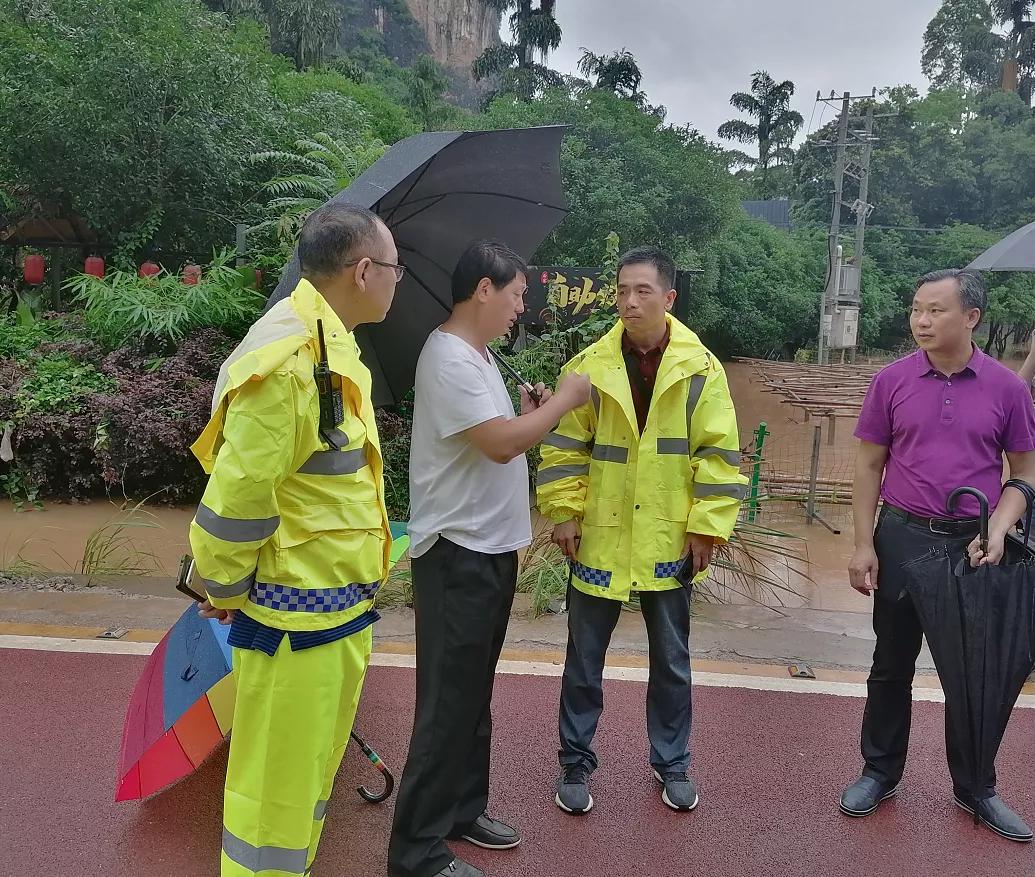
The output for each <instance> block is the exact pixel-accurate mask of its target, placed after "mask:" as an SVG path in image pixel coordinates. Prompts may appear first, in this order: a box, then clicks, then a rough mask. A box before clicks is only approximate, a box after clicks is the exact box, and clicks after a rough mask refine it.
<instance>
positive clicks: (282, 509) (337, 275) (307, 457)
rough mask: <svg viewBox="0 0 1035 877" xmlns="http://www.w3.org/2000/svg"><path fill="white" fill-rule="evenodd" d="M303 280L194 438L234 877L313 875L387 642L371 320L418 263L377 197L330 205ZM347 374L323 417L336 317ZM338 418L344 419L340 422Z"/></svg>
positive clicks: (268, 317) (247, 342)
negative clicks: (202, 474) (323, 358)
mask: <svg viewBox="0 0 1035 877" xmlns="http://www.w3.org/2000/svg"><path fill="white" fill-rule="evenodd" d="M298 257H299V262H300V264H301V271H302V279H301V281H300V282H299V284H298V286H297V287H296V288H295V290H294V292H293V293H292V294H291V296H290V297H289V298H286V299H284V300H282V301H280V302H278V303H277V304H276V305H275V306H274V307H272V308H271V309H270V310H269V311H268V312H267V313H266V314H264V315H263V316H262V317H261V318H260V319H259V320H258V321H257V322H256V323H255V325H254V326H252V328H251V331H249V333H248V335H247V336H246V337H245V339H244V340H243V341H242V342H241V344H240V345H239V346H238V347H237V349H236V350H234V352H233V353H232V354H231V355H230V357H229V358H228V359H227V361H226V362H225V363H224V364H223V367H222V368H221V370H220V373H219V378H218V380H217V384H216V392H215V396H214V398H213V405H212V411H213V414H212V419H211V420H210V421H209V424H208V426H207V427H206V428H205V431H204V432H203V433H202V435H201V437H200V438H199V439H198V441H197V442H196V443H195V444H194V446H193V448H192V450H193V451H194V453H195V454H196V455H197V457H198V459H199V460H200V461H201V464H202V466H204V468H205V471H206V472H208V473H210V476H211V477H210V478H209V481H208V485H207V487H206V488H205V494H204V497H203V498H202V500H201V504H200V506H199V507H198V512H197V515H196V517H195V518H194V521H193V522H192V524H191V528H190V542H191V548H192V550H193V552H194V558H195V562H196V566H197V570H198V572H199V574H200V575H201V576H202V578H203V580H204V586H205V589H206V592H207V595H208V600H207V601H206V602H204V603H202V604H201V613H202V614H203V615H205V616H206V617H218V618H220V619H221V620H222V621H224V622H225V623H229V624H231V629H230V644H231V645H232V646H234V650H233V665H234V675H235V679H236V683H237V701H236V705H235V708H234V727H233V735H232V738H231V742H230V761H229V764H228V765H227V777H226V792H225V797H224V805H223V848H222V857H221V874H222V877H244V875H254V874H260V873H261V874H262V875H263V877H281V875H301V874H308V873H309V869H310V868H311V867H312V863H313V858H314V856H315V855H316V849H317V845H318V844H319V841H320V834H321V832H322V830H323V825H324V816H325V813H326V809H327V801H328V799H329V797H330V793H331V787H332V785H333V781H334V775H335V773H336V772H337V770H338V765H339V764H340V762H341V758H342V755H343V753H344V751H345V746H346V744H347V742H348V739H349V732H350V731H351V729H352V722H353V719H354V717H355V713H356V707H357V705H358V703H359V695H360V690H361V688H362V684H363V677H364V675H365V673H366V668H367V662H368V660H369V657H370V647H371V633H372V631H371V627H370V625H371V624H373V622H374V621H375V620H377V615H376V613H375V612H374V610H373V600H374V595H375V594H376V592H377V589H378V587H379V585H380V583H381V582H382V581H383V580H384V579H385V577H386V576H387V573H388V567H389V563H388V556H389V549H390V547H391V536H390V531H389V528H388V515H387V513H386V511H385V504H384V482H383V476H382V471H383V462H382V457H381V450H380V445H379V443H378V437H377V427H376V424H375V422H374V409H373V406H372V404H371V399H370V383H371V378H370V372H369V371H368V370H367V368H366V367H365V366H364V365H363V364H362V362H360V358H359V348H358V346H357V344H356V340H355V336H354V335H353V330H354V329H355V328H356V326H358V325H359V324H361V323H376V322H380V321H381V320H383V319H384V317H385V314H386V313H387V312H388V308H389V307H390V305H391V303H392V299H393V296H394V295H395V286H396V284H397V283H398V281H399V279H400V278H401V277H402V274H403V268H402V266H400V265H397V264H396V262H397V261H398V251H397V249H396V246H395V242H394V240H393V239H392V235H391V232H390V231H389V230H388V228H387V227H386V226H385V224H384V223H383V222H381V220H380V219H378V218H377V217H376V216H375V215H374V214H373V213H371V212H370V211H368V210H364V209H362V208H358V207H353V206H350V205H338V204H328V205H325V206H324V207H322V208H320V209H319V210H316V211H314V212H313V213H312V214H311V215H310V216H309V218H308V219H307V220H306V223H305V225H304V226H303V228H302V233H301V236H300V238H299V242H298ZM320 328H322V331H323V336H324V340H325V343H326V352H327V364H328V366H329V371H330V373H331V378H330V380H331V387H332V391H333V392H332V397H333V396H334V395H336V394H340V400H341V404H340V405H338V406H337V410H336V411H335V410H334V408H335V406H334V405H333V404H332V405H331V406H330V408H329V409H328V410H329V412H333V413H331V416H330V417H329V418H328V417H327V415H325V416H324V418H323V422H321V415H320V401H319V398H318V391H317V383H316V381H315V379H314V369H315V368H316V367H317V366H318V364H319V363H320V347H319V341H318V334H319V332H318V329H320ZM330 421H333V423H332V422H330Z"/></svg>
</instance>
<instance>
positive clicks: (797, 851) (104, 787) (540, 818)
mask: <svg viewBox="0 0 1035 877" xmlns="http://www.w3.org/2000/svg"><path fill="white" fill-rule="evenodd" d="M143 662H144V658H142V657H136V656H116V655H112V656H109V655H93V654H68V653H57V652H40V651H21V650H3V651H0V667H2V668H3V672H2V674H0V710H2V712H0V716H2V722H0V874H3V875H33V877H59V875H61V877H64V875H75V877H77V875H105V877H131V875H132V877H136V875H147V877H174V875H175V877H180V875H191V877H193V875H214V874H216V873H217V872H218V867H217V861H218V850H219V843H220V833H221V824H220V809H221V793H222V788H221V787H222V778H223V771H224V768H225V759H226V750H225V747H224V748H223V749H222V750H220V752H219V753H218V754H217V755H215V756H213V758H211V759H210V760H209V761H208V762H207V763H206V764H205V765H204V767H203V768H202V769H201V771H199V772H198V773H197V774H195V775H194V776H192V777H190V778H188V779H187V780H185V781H184V782H182V783H180V784H179V785H178V786H176V787H174V788H172V789H170V790H168V791H166V792H165V793H163V794H161V795H158V796H156V797H155V798H152V799H151V800H149V801H145V802H143V803H140V802H135V803H126V804H115V803H113V801H112V797H113V783H114V771H115V759H116V756H117V753H118V744H119V735H120V731H121V727H122V719H123V714H124V709H125V704H126V702H127V698H128V697H129V693H130V691H131V689H132V686H133V684H134V682H135V680H136V677H137V674H138V673H139V671H140V669H141V667H142V666H143ZM558 686H559V680H558V679H556V678H546V677H533V676H500V677H498V680H497V687H496V698H495V710H494V715H495V727H496V732H495V746H494V752H493V770H494V775H493V788H492V799H491V806H492V811H493V813H494V815H498V816H502V817H504V818H507V819H510V820H513V821H514V822H515V824H517V825H518V827H519V828H520V829H521V831H522V833H523V841H522V843H521V846H520V847H518V848H517V849H516V850H513V851H509V852H500V853H491V852H487V851H484V850H480V849H475V848H474V847H471V846H469V845H467V844H463V843H458V844H457V845H456V847H455V850H456V851H457V852H458V853H460V854H462V855H463V856H465V857H466V858H468V859H469V860H470V861H471V862H472V863H473V864H475V865H477V866H478V867H480V868H482V869H483V870H484V871H485V872H486V874H487V875H489V877H518V875H521V877H526V875H528V877H581V875H593V877H626V875H665V877H668V875H672V877H689V875H707V877H744V875H747V877H754V875H840V874H849V875H852V877H869V875H875V877H876V875H881V877H885V875H895V877H898V875H932V877H933V875H937V877H953V875H977V877H983V875H988V877H992V875H994V877H1012V875H1018V877H1020V875H1026V877H1030V875H1035V847H1033V846H1031V845H1028V846H1023V845H1018V844H1013V843H1010V842H1009V841H1006V840H1002V839H1000V838H998V837H997V836H994V835H992V834H991V833H990V832H989V831H987V830H985V829H981V828H976V827H975V826H974V825H973V823H972V822H971V821H970V820H969V819H968V818H967V817H966V816H965V814H963V813H962V811H959V810H958V809H957V808H956V807H954V806H953V805H952V803H951V797H950V790H951V786H950V783H949V780H948V776H947V773H946V770H945V767H944V757H945V756H944V744H943V743H942V728H941V721H942V709H941V706H940V705H938V704H929V703H919V704H914V724H913V744H912V753H911V756H910V764H909V767H908V769H907V774H906V778H905V781H904V783H903V789H902V791H901V793H900V794H899V795H898V796H897V797H896V798H894V799H892V800H891V801H890V802H888V803H887V804H885V805H884V806H883V807H882V808H881V809H880V811H878V813H877V814H875V815H874V816H871V817H869V818H868V819H864V820H849V819H847V818H845V817H843V816H841V815H840V814H839V813H838V811H837V807H836V802H837V796H838V794H839V792H840V789H841V787H842V786H843V785H844V783H845V782H846V781H848V780H850V779H852V778H853V777H854V776H855V774H856V772H857V770H858V768H859V763H858V758H857V755H856V741H857V737H858V724H859V719H860V716H861V713H862V701H861V700H859V699H855V698H845V697H834V696H827V695H805V694H789V693H773V692H763V691H750V690H744V689H719V688H705V687H698V688H697V689H695V717H694V733H693V744H694V752H695V755H694V763H693V775H694V776H695V778H696V779H697V781H698V784H699V786H700V790H701V805H700V807H699V808H698V810H697V811H696V812H694V813H692V814H676V813H673V812H671V811H670V810H668V809H667V808H666V807H665V806H664V805H663V804H662V803H661V801H660V799H659V798H658V792H657V788H656V785H655V783H654V781H653V780H652V779H651V777H650V774H649V770H648V768H647V763H646V759H647V747H646V739H645V730H644V691H645V689H644V686H643V685H642V684H640V683H634V682H608V683H607V690H606V700H607V705H606V708H605V714H604V718H603V720H602V722H601V728H600V732H599V735H598V743H599V753H600V759H601V768H600V769H599V770H598V771H597V772H596V774H594V776H593V780H592V789H593V794H594V798H595V799H596V802H597V806H596V807H595V809H594V810H593V812H592V813H590V814H588V815H587V816H584V817H571V816H568V815H565V814H563V813H561V812H560V811H559V810H558V809H557V808H556V807H555V806H554V805H553V788H552V787H553V781H554V777H555V772H556V761H555V749H556V702H557V694H558ZM412 709H413V671H412V670H406V669H394V668H392V669H388V668H379V667H375V668H372V669H371V671H370V675H369V676H368V681H367V686H366V690H365V692H364V695H363V701H362V704H361V706H360V715H359V720H358V722H357V730H358V731H359V733H360V734H362V735H363V736H364V737H365V738H366V739H367V741H368V742H369V743H370V744H371V745H372V746H374V748H375V749H376V750H377V751H378V752H379V753H380V754H381V756H382V758H383V759H384V760H385V761H386V763H387V764H388V765H389V767H390V768H391V769H392V770H393V771H394V772H395V773H396V776H397V777H398V776H400V775H401V773H402V766H403V761H404V755H405V748H406V743H407V741H408V737H409V730H410V723H411V721H412ZM1033 736H1035V711H1033V710H1018V711H1016V712H1015V714H1014V718H1013V720H1012V722H1011V725H1010V728H1009V730H1008V731H1007V737H1006V740H1005V741H1004V744H1003V749H1002V751H1001V753H1000V756H999V762H998V767H999V774H1000V778H1001V779H1000V791H1001V792H1002V794H1003V795H1004V797H1006V798H1007V800H1009V801H1010V802H1011V803H1012V804H1013V805H1014V806H1015V807H1016V808H1017V809H1018V810H1019V811H1020V812H1021V813H1022V814H1025V815H1026V816H1028V817H1029V821H1031V819H1035V768H1033V767H1032V755H1033V750H1035V746H1033V745H1032V739H1033ZM378 780H379V776H378V775H377V774H376V772H375V771H374V770H373V769H372V768H371V767H370V765H369V764H368V763H367V761H366V760H365V759H364V758H363V756H362V754H361V753H360V752H359V751H358V750H355V749H350V751H349V752H348V753H346V758H345V762H344V765H343V767H342V772H341V774H340V775H339V778H338V786H337V789H336V791H335V796H334V798H333V800H332V802H331V807H330V811H329V816H328V824H327V829H326V831H325V834H324V841H323V845H322V847H321V852H320V857H319V858H318V859H317V862H316V868H315V869H314V877H331V875H348V877H352V875H383V874H384V873H385V849H386V844H387V833H388V829H389V825H390V819H391V808H392V801H389V802H388V803H387V804H384V805H369V804H365V803H363V802H362V801H361V800H360V799H359V797H358V796H357V795H356V793H355V792H354V791H353V789H354V787H355V785H356V784H357V782H364V783H367V784H369V785H371V786H377V785H378ZM393 800H394V799H393Z"/></svg>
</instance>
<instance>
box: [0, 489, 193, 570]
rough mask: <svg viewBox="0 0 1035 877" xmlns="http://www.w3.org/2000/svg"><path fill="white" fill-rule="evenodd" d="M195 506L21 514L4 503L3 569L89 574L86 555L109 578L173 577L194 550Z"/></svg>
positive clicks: (94, 506)
mask: <svg viewBox="0 0 1035 877" xmlns="http://www.w3.org/2000/svg"><path fill="white" fill-rule="evenodd" d="M194 511H195V509H194V507H193V506H192V507H189V508H170V507H168V506H154V507H149V508H147V509H144V510H140V511H136V512H134V511H128V510H124V509H120V507H119V506H117V505H115V504H113V503H110V502H108V501H106V500H96V501H94V502H87V503H58V502H51V501H48V502H46V503H44V507H43V510H42V511H23V512H15V511H14V509H13V508H12V507H11V505H10V504H9V503H7V502H2V503H0V569H11V568H15V569H17V568H18V567H22V568H34V567H38V568H40V569H43V570H47V571H50V572H58V573H78V572H84V571H89V567H90V560H89V557H87V569H86V570H84V568H83V564H84V556H87V555H88V552H89V553H90V555H91V556H92V557H93V558H94V565H95V568H96V566H98V565H99V566H100V567H101V571H103V572H106V573H108V574H119V573H120V572H121V573H135V574H138V575H164V576H173V575H175V574H176V572H177V570H178V569H179V565H180V558H181V557H182V556H183V555H184V554H185V553H187V552H188V551H189V548H188V546H187V528H188V526H189V524H190V522H191V519H192V518H193V517H194Z"/></svg>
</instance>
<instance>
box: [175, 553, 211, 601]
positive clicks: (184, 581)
mask: <svg viewBox="0 0 1035 877" xmlns="http://www.w3.org/2000/svg"><path fill="white" fill-rule="evenodd" d="M192 578H194V558H193V557H191V556H190V555H189V554H185V555H183V558H182V559H181V560H180V574H179V575H178V576H177V577H176V590H177V591H179V592H180V593H181V594H186V595H187V596H188V597H190V598H191V599H192V600H194V601H195V602H197V603H204V602H205V598H204V597H202V596H201V594H199V593H198V592H197V591H195V590H194V589H193V588H192V587H191V586H190V580H191V579H192Z"/></svg>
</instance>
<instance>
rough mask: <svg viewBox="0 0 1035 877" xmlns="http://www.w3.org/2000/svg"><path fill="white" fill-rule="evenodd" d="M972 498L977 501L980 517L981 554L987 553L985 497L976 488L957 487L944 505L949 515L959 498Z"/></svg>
mask: <svg viewBox="0 0 1035 877" xmlns="http://www.w3.org/2000/svg"><path fill="white" fill-rule="evenodd" d="M964 495H967V496H972V497H974V498H975V499H976V500H977V501H978V507H979V509H980V515H979V517H978V521H979V525H980V529H981V552H982V553H983V554H984V553H987V552H988V497H987V496H985V495H984V494H983V493H982V492H981V491H980V490H978V489H977V488H976V487H957V488H956V489H955V490H954V491H953V492H952V493H950V494H949V499H948V501H947V502H946V503H945V507H946V509H947V510H948V512H949V514H950V515H951V514H952V513H953V512H955V511H956V505H957V501H958V500H959V498H960V497H961V496H964Z"/></svg>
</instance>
